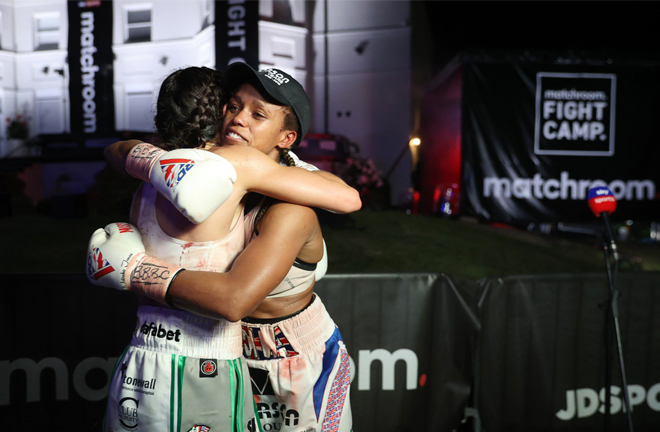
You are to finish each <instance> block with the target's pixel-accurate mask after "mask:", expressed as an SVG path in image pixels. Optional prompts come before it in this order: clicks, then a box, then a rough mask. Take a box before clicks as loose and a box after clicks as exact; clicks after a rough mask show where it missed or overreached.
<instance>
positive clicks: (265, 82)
mask: <svg viewBox="0 0 660 432" xmlns="http://www.w3.org/2000/svg"><path fill="white" fill-rule="evenodd" d="M222 78H223V80H224V82H225V85H226V86H227V88H228V89H229V90H230V91H235V90H236V89H237V88H238V87H240V86H241V85H242V84H245V83H248V84H252V85H253V86H255V88H256V89H257V90H258V91H259V93H261V94H262V96H264V97H266V98H269V97H270V99H273V100H274V101H275V102H276V103H278V104H280V105H288V106H290V107H291V108H292V109H293V113H294V114H295V115H296V118H297V119H298V126H299V127H300V132H299V133H298V137H297V138H296V142H295V143H294V144H293V145H294V146H297V145H298V144H300V141H301V140H302V139H303V137H304V136H305V134H306V133H307V130H308V129H309V123H310V122H311V120H312V105H311V103H310V102H309V98H308V97H307V93H305V89H304V88H303V87H302V85H300V83H299V82H298V81H296V80H295V78H293V77H292V76H291V75H289V74H288V73H286V72H284V71H283V70H281V69H275V68H271V69H264V70H260V71H258V72H257V71H256V70H254V69H253V68H252V67H251V66H250V65H248V64H247V63H243V62H237V63H232V64H230V65H229V66H228V67H227V69H225V72H224V73H223V74H222Z"/></svg>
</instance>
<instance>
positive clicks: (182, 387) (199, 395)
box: [103, 306, 260, 432]
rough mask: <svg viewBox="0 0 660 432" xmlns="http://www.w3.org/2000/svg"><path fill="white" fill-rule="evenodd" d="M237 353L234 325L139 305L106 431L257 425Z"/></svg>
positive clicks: (176, 431) (238, 431)
mask: <svg viewBox="0 0 660 432" xmlns="http://www.w3.org/2000/svg"><path fill="white" fill-rule="evenodd" d="M241 354H242V353H241V326H240V324H238V323H231V322H229V321H225V320H214V319H210V318H205V317H200V316H197V315H193V314H190V313H188V312H185V311H179V310H173V309H167V308H159V307H152V306H140V308H139V309H138V322H137V325H136V329H135V332H134V333H133V339H132V341H131V344H130V345H129V346H128V347H127V348H126V350H125V351H124V353H123V354H122V356H121V357H120V358H119V360H118V361H117V365H116V366H115V370H114V371H113V374H112V377H111V381H110V390H109V395H108V406H107V408H106V418H105V426H104V428H103V431H104V432H108V431H122V432H123V431H136V432H143V431H148V432H167V431H169V432H189V431H207V432H208V431H210V432H225V431H228V432H257V431H260V429H259V426H258V419H257V418H256V417H255V406H254V400H253V397H252V391H251V389H250V381H249V372H248V368H247V365H246V364H245V361H244V360H243V359H242V358H241Z"/></svg>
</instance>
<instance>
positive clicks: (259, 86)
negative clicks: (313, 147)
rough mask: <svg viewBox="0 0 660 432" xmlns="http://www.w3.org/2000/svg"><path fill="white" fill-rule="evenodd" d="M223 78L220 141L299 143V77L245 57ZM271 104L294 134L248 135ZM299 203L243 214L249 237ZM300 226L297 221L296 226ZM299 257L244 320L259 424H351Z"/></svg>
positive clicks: (331, 340)
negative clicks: (260, 216)
mask: <svg viewBox="0 0 660 432" xmlns="http://www.w3.org/2000/svg"><path fill="white" fill-rule="evenodd" d="M223 78H224V81H225V84H226V85H227V87H228V89H229V90H230V91H232V92H233V93H232V97H231V98H230V100H229V102H228V103H227V105H226V110H225V111H226V112H225V119H224V122H223V126H224V127H223V132H222V136H221V142H222V144H244V145H249V146H252V147H256V148H258V149H259V150H261V151H262V152H264V153H265V154H267V155H270V156H271V157H273V158H274V159H276V160H277V156H278V154H277V152H279V153H280V154H279V156H280V159H286V158H287V156H289V155H288V149H289V148H290V147H293V146H295V145H297V144H299V143H300V141H301V139H302V137H303V136H304V135H305V132H306V131H307V129H308V127H309V123H310V120H311V105H310V102H309V99H308V97H307V94H306V93H305V91H304V89H303V88H302V86H301V85H300V83H298V81H296V80H295V79H294V78H293V77H291V76H290V75H289V74H287V73H286V72H283V71H281V70H279V69H266V70H262V71H259V72H257V71H255V70H254V69H252V68H251V67H250V66H248V65H247V64H244V63H236V64H232V65H231V66H229V67H228V68H227V70H226V71H225V73H224V75H223ZM278 110H279V111H281V113H282V114H283V115H284V117H285V118H284V120H283V121H282V122H281V126H280V128H281V129H280V130H287V129H290V130H292V131H293V132H295V136H293V135H290V136H288V138H289V139H288V140H287V141H286V142H284V143H283V142H282V141H280V142H278V143H277V144H274V142H273V141H272V140H271V141H269V140H267V139H266V140H261V141H259V140H254V139H253V132H256V131H259V132H261V134H260V135H261V136H266V135H267V133H265V132H264V130H265V128H266V125H265V123H267V122H268V121H269V119H272V118H274V117H276V113H277V111H278ZM264 146H267V147H264ZM320 174H322V173H320ZM298 209H303V208H301V207H300V206H294V205H291V204H286V203H278V204H275V205H274V208H272V209H271V210H269V213H270V212H271V211H274V212H278V213H274V214H273V215H270V216H271V217H270V220H266V221H264V224H261V222H260V221H259V220H257V221H256V222H255V221H254V218H250V217H248V219H247V220H246V228H248V227H249V226H254V234H253V235H252V236H251V237H252V239H253V241H256V238H257V236H258V234H257V233H259V232H260V230H261V231H262V232H261V233H260V235H266V234H267V233H265V232H263V230H264V228H267V227H264V226H263V225H268V224H269V223H271V224H272V223H273V219H274V218H275V217H277V215H278V214H281V213H282V212H286V211H289V212H291V213H290V215H289V217H293V218H296V216H295V215H296V212H297V211H298ZM254 214H255V213H252V215H251V216H254ZM301 219H303V220H304V218H301ZM314 224H315V226H317V225H318V222H317V221H316V220H314ZM271 229H272V228H271ZM306 229H307V228H305V227H302V226H301V230H302V231H304V230H306ZM311 240H312V241H313V238H312V239H311ZM309 242H310V241H309V240H308V243H309ZM305 247H307V248H308V249H314V246H313V245H309V244H307V243H306V244H305V246H304V247H303V249H302V250H301V252H304V251H305ZM318 247H319V245H318V244H317V246H316V248H317V249H318ZM307 253H309V251H308V252H307ZM300 256H301V255H300V254H299V255H298V257H300ZM305 264H306V263H304V262H300V261H298V260H297V261H296V262H295V263H294V266H293V267H292V268H291V270H290V271H289V274H288V275H287V277H286V278H285V279H284V281H283V282H282V283H280V285H278V286H277V287H276V288H275V289H274V290H273V291H271V293H270V294H269V296H268V297H266V299H265V300H264V301H263V302H262V303H261V304H260V305H259V306H258V307H257V309H256V310H255V311H254V312H252V314H251V316H250V317H247V318H244V320H243V355H244V357H245V358H246V360H247V363H248V366H249V368H250V375H251V378H252V384H253V386H252V390H253V392H254V395H255V402H256V403H257V408H258V413H259V416H260V418H261V423H262V425H263V427H264V429H265V428H266V427H268V426H266V425H267V424H270V425H271V427H272V428H274V429H273V430H282V431H290V432H293V431H306V430H317V431H321V430H324V431H325V430H328V431H350V430H351V429H352V415H351V408H350V401H349V387H350V367H349V357H348V352H347V350H346V347H345V345H344V342H343V340H342V336H341V334H340V332H339V329H337V327H336V325H335V324H334V322H333V320H332V318H330V315H329V314H328V312H327V311H326V309H325V307H324V306H323V303H322V302H321V299H320V298H319V297H318V296H316V295H315V294H313V286H314V267H315V266H306V265H305Z"/></svg>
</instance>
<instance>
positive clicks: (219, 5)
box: [215, 0, 259, 71]
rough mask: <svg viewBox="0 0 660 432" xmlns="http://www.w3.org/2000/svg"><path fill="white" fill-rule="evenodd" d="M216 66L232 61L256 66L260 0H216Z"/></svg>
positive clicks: (256, 67) (222, 67)
mask: <svg viewBox="0 0 660 432" xmlns="http://www.w3.org/2000/svg"><path fill="white" fill-rule="evenodd" d="M215 58H216V60H215V63H216V64H215V67H216V69H217V70H220V71H222V70H225V68H226V67H227V66H229V65H230V64H232V63H235V62H239V61H240V62H243V63H247V64H249V65H250V66H252V67H253V68H255V69H258V68H259V2H258V1H253V0H228V1H218V2H216V3H215Z"/></svg>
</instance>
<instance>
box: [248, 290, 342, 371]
mask: <svg viewBox="0 0 660 432" xmlns="http://www.w3.org/2000/svg"><path fill="white" fill-rule="evenodd" d="M241 325H242V327H243V356H244V357H245V358H247V359H254V360H273V359H281V358H286V357H292V356H295V355H298V354H307V353H311V352H317V351H318V347H319V346H321V345H325V343H326V341H327V340H328V339H330V337H331V336H332V334H333V333H334V332H335V329H336V328H337V326H336V325H335V322H334V321H333V320H332V318H331V317H330V315H329V314H328V311H327V310H326V309H325V306H324V305H323V302H322V301H321V299H320V298H319V297H318V296H316V297H315V299H314V301H312V303H311V304H310V305H309V306H307V307H306V308H305V309H304V310H302V311H301V312H300V313H298V314H295V315H294V316H292V317H290V318H285V319H282V320H281V321H278V322H275V323H253V322H242V323H241Z"/></svg>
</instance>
